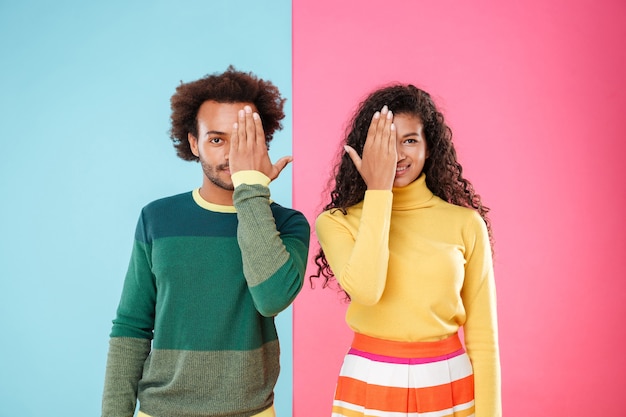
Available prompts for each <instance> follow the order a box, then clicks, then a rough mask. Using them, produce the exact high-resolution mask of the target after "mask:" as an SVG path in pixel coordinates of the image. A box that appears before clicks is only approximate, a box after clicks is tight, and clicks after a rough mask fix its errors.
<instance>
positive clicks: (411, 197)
mask: <svg viewBox="0 0 626 417" xmlns="http://www.w3.org/2000/svg"><path fill="white" fill-rule="evenodd" d="M392 192H393V209H394V210H410V209H415V208H422V207H428V206H430V205H432V203H433V193H432V191H430V190H429V189H428V187H427V186H426V174H424V173H423V172H422V173H421V174H420V176H419V177H417V179H416V180H415V181H413V182H412V183H410V184H409V185H407V186H406V187H400V188H393V190H392Z"/></svg>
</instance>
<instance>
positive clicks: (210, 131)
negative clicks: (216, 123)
mask: <svg viewBox="0 0 626 417" xmlns="http://www.w3.org/2000/svg"><path fill="white" fill-rule="evenodd" d="M225 134H226V132H220V131H219V130H209V131H208V132H206V136H209V135H225Z"/></svg>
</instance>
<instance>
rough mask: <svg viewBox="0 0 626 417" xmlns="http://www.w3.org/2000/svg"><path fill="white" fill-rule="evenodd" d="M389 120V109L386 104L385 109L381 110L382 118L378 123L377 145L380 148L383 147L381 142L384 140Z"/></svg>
mask: <svg viewBox="0 0 626 417" xmlns="http://www.w3.org/2000/svg"><path fill="white" fill-rule="evenodd" d="M388 120H389V108H388V107H387V105H386V104H385V105H384V106H383V108H382V109H381V110H380V118H379V119H378V123H377V125H376V136H375V137H374V138H375V143H376V144H377V145H378V146H381V140H382V139H383V135H384V133H385V126H386V125H387V121H388Z"/></svg>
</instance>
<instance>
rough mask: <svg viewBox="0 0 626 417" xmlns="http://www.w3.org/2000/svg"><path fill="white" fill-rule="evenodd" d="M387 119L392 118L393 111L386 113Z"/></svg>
mask: <svg viewBox="0 0 626 417" xmlns="http://www.w3.org/2000/svg"><path fill="white" fill-rule="evenodd" d="M387 119H393V112H391V111H390V112H389V113H387Z"/></svg>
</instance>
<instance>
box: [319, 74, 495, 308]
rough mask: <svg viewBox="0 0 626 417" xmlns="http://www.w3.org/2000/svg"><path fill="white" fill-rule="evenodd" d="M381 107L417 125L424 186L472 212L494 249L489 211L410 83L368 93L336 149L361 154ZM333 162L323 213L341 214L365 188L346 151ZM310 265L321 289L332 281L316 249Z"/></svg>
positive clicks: (431, 109) (435, 113)
mask: <svg viewBox="0 0 626 417" xmlns="http://www.w3.org/2000/svg"><path fill="white" fill-rule="evenodd" d="M384 105H387V106H388V107H389V110H390V111H392V112H393V114H394V115H398V114H405V115H411V116H416V117H418V118H419V119H420V120H421V121H422V123H423V125H424V130H423V131H424V135H425V138H426V144H427V149H428V155H429V156H428V158H427V159H426V161H425V163H424V168H423V172H424V173H425V174H426V185H427V186H428V188H429V189H430V190H431V191H432V192H433V194H435V195H436V196H438V197H440V198H441V199H443V200H445V201H447V202H448V203H452V204H455V205H458V206H463V207H469V208H472V209H474V210H476V211H477V212H478V213H479V214H480V216H481V217H482V218H483V220H484V221H485V223H486V225H487V230H488V232H489V240H490V242H491V244H492V247H493V236H492V231H491V223H490V221H489V218H488V217H487V213H488V212H489V208H488V207H485V206H484V205H483V203H482V201H481V198H480V196H479V195H478V194H477V193H476V191H475V190H474V186H473V185H472V183H471V182H470V181H468V180H467V179H465V178H463V167H462V166H461V164H460V163H459V162H458V160H457V156H456V150H455V149H454V144H453V143H452V130H451V129H450V127H449V126H448V125H447V124H446V123H445V121H444V117H443V114H442V113H441V112H440V111H439V110H438V109H437V107H436V106H435V103H434V101H433V100H432V98H431V97H430V94H428V93H427V92H426V91H424V90H421V89H419V88H417V87H415V86H413V85H411V84H408V85H403V84H396V85H391V86H387V87H383V88H381V89H379V90H376V91H374V92H373V93H371V94H370V95H369V96H368V97H367V98H366V99H365V100H364V101H363V102H361V103H360V105H359V107H358V108H357V111H356V112H355V114H354V116H353V118H352V120H351V121H350V124H349V125H348V128H347V130H346V137H345V140H344V141H343V142H342V143H341V147H340V149H341V150H343V145H344V144H345V145H349V146H351V147H352V148H354V149H355V150H356V151H357V153H358V154H359V156H362V154H363V145H364V144H365V139H366V138H367V131H368V129H369V126H370V123H371V121H372V116H373V115H374V113H375V112H377V111H380V109H381V108H382V107H383V106H384ZM338 159H339V160H338V162H337V164H336V165H335V168H334V174H335V175H334V178H333V179H332V180H331V183H330V184H329V186H328V189H330V188H331V187H332V186H333V185H332V182H333V180H334V188H333V189H332V191H331V192H330V202H329V203H328V204H326V206H324V208H323V210H324V211H326V210H332V209H337V210H340V211H341V212H343V213H344V214H346V209H347V208H348V207H350V206H353V205H355V204H357V203H359V202H360V201H362V200H363V198H364V197H365V191H366V189H367V185H366V184H365V181H364V180H363V178H362V177H361V175H360V174H359V172H358V171H357V169H356V166H355V165H354V163H353V162H352V159H351V158H350V156H349V155H348V154H347V153H346V152H340V155H339V156H338ZM315 263H316V264H317V268H318V271H317V274H314V275H312V276H311V277H310V279H312V278H323V279H324V283H323V285H322V287H327V286H328V285H329V283H330V282H331V280H333V279H334V274H333V271H332V270H331V268H330V266H329V265H328V261H327V260H326V256H325V254H324V251H323V250H322V249H321V248H320V250H319V252H318V253H317V255H316V256H315ZM311 284H313V281H312V280H311ZM346 295H347V294H346ZM348 298H349V296H348Z"/></svg>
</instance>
